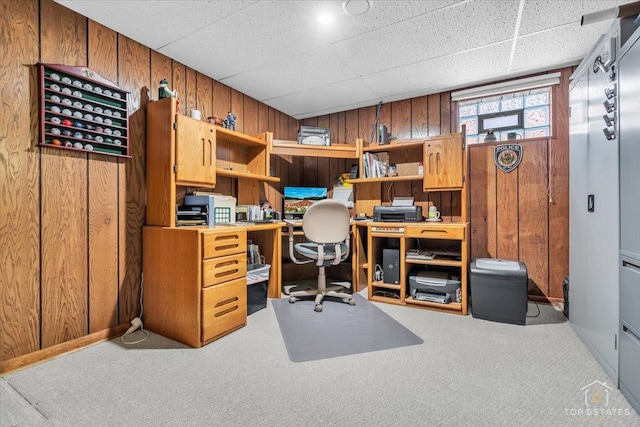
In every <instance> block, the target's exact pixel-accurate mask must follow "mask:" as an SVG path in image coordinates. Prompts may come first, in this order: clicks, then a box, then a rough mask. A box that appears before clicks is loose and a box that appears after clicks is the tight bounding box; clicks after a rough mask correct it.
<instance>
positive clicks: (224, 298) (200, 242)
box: [142, 223, 282, 347]
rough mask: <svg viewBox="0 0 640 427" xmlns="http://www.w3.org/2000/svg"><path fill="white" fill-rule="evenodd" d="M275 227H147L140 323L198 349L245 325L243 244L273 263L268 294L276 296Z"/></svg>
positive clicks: (277, 252)
mask: <svg viewBox="0 0 640 427" xmlns="http://www.w3.org/2000/svg"><path fill="white" fill-rule="evenodd" d="M280 230H281V225H280V224H279V223H270V224H256V225H248V224H247V225H218V226H213V227H206V226H195V227H156V226H146V227H144V228H143V231H142V240H143V272H144V283H143V306H144V312H143V316H144V319H143V321H144V324H145V327H146V328H147V329H149V330H150V331H153V332H156V333H159V334H161V335H164V336H166V337H168V338H171V339H174V340H176V341H180V342H182V343H185V344H187V345H190V346H192V347H201V346H203V345H205V344H207V343H209V342H211V341H213V340H215V339H218V338H220V337H222V336H224V335H226V334H228V333H230V332H232V331H234V330H236V329H238V328H241V327H243V326H244V325H245V324H246V322H247V278H246V273H247V258H246V253H247V239H250V240H252V241H253V242H254V243H256V244H258V245H260V249H261V253H262V255H264V257H265V262H266V263H268V264H271V268H270V271H269V285H268V290H267V295H268V296H269V297H271V298H279V297H280V288H281V258H282V253H281V251H280V249H281V247H280Z"/></svg>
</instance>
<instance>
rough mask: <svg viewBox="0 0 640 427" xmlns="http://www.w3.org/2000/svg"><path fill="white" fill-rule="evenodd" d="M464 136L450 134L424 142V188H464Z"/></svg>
mask: <svg viewBox="0 0 640 427" xmlns="http://www.w3.org/2000/svg"><path fill="white" fill-rule="evenodd" d="M462 153H463V146H462V137H460V136H457V135H455V136H450V137H443V138H439V139H434V140H430V141H427V142H425V144H424V160H423V162H424V180H423V186H424V190H425V191H428V190H434V189H449V188H462V171H463V167H464V165H463V163H462V161H463V156H462Z"/></svg>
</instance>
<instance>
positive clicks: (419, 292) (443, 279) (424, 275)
mask: <svg viewBox="0 0 640 427" xmlns="http://www.w3.org/2000/svg"><path fill="white" fill-rule="evenodd" d="M409 292H410V294H411V297H412V298H414V299H416V300H418V301H431V302H439V303H443V304H448V303H450V302H460V301H461V300H462V294H461V292H460V281H459V280H456V279H453V278H451V276H450V274H449V273H447V272H444V271H430V270H423V271H417V272H412V273H410V274H409Z"/></svg>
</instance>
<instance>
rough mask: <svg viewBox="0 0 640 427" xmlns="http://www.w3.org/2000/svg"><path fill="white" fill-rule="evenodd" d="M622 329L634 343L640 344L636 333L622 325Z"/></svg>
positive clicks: (639, 338)
mask: <svg viewBox="0 0 640 427" xmlns="http://www.w3.org/2000/svg"><path fill="white" fill-rule="evenodd" d="M622 331H623V332H624V333H625V334H627V335H629V338H630V339H631V340H632V341H635V343H636V344H638V345H640V337H638V336H637V335H636V334H634V333H633V331H631V330H630V329H629V328H627V327H626V326H624V325H622Z"/></svg>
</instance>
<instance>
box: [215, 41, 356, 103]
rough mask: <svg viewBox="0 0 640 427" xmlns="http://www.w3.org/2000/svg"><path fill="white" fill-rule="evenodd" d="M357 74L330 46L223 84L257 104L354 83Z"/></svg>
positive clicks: (245, 73) (223, 80) (256, 69)
mask: <svg viewBox="0 0 640 427" xmlns="http://www.w3.org/2000/svg"><path fill="white" fill-rule="evenodd" d="M354 77H357V74H356V73H354V72H353V71H350V70H349V69H345V66H344V63H343V62H342V60H341V59H340V58H338V57H337V56H336V55H335V53H334V52H333V50H332V49H331V48H330V47H329V46H324V47H321V48H319V49H316V50H313V51H308V52H305V53H302V54H300V55H296V56H291V57H288V58H286V59H284V60H282V61H277V62H272V63H269V64H267V65H264V66H261V67H259V68H255V69H253V70H249V71H246V72H241V73H239V74H236V75H235V76H232V77H229V78H226V79H222V83H224V84H226V85H228V86H231V87H235V88H237V89H238V90H240V91H242V92H245V93H251V94H252V96H253V97H254V98H256V99H258V100H265V99H270V98H275V97H279V96H283V95H287V94H291V93H295V92H301V91H305V90H308V89H312V88H322V87H323V86H325V85H328V84H332V83H336V82H341V81H344V80H349V79H353V78H354Z"/></svg>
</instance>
